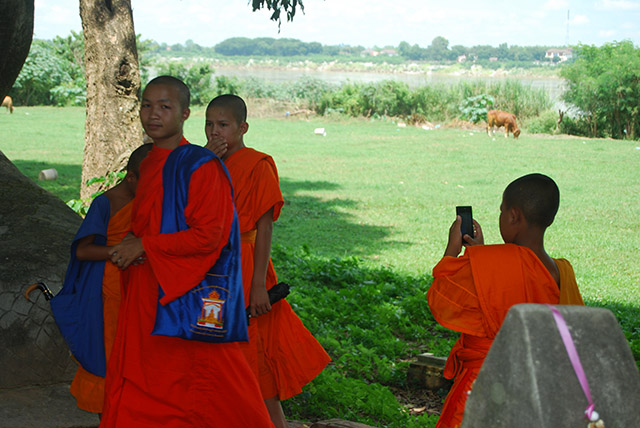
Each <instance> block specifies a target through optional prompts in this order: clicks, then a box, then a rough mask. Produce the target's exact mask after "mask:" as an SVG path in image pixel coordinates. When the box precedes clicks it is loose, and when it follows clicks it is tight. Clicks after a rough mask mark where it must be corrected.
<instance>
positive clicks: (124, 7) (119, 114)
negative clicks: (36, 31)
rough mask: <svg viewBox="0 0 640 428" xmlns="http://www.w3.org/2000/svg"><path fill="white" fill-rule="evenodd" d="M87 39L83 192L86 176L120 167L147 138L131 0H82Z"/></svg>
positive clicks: (88, 191)
mask: <svg viewBox="0 0 640 428" xmlns="http://www.w3.org/2000/svg"><path fill="white" fill-rule="evenodd" d="M80 18H81V19H82V30H83V33H84V44H85V73H86V80H87V118H86V122H85V145H84V159H83V163H82V187H81V190H80V196H81V197H82V198H88V197H90V195H91V194H92V193H93V192H95V191H96V190H98V189H99V187H98V185H92V186H87V185H86V182H87V180H89V179H91V178H93V177H103V176H106V175H107V174H108V173H109V172H110V171H120V170H122V169H123V168H124V166H126V162H127V159H128V157H129V154H130V153H131V151H132V150H133V149H134V148H136V147H137V146H139V145H140V144H142V127H141V125H140V120H139V98H140V70H139V67H138V53H137V49H136V37H135V31H134V27H133V14H132V11H131V1H130V0H80Z"/></svg>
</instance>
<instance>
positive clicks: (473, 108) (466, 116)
mask: <svg viewBox="0 0 640 428" xmlns="http://www.w3.org/2000/svg"><path fill="white" fill-rule="evenodd" d="M492 106H493V97H492V96H491V95H487V94H481V95H476V96H473V97H468V98H466V99H465V100H464V101H463V102H462V104H460V107H458V108H459V110H460V119H462V120H468V121H469V122H473V123H478V122H481V121H483V120H486V119H487V112H488V111H489V110H490V109H491V107H492Z"/></svg>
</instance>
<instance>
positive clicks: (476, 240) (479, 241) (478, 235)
mask: <svg viewBox="0 0 640 428" xmlns="http://www.w3.org/2000/svg"><path fill="white" fill-rule="evenodd" d="M473 230H474V232H475V233H474V235H475V236H474V237H473V238H472V237H471V236H469V235H464V236H463V237H462V239H463V241H464V242H463V245H466V246H468V247H473V246H474V245H484V235H482V228H481V227H480V223H478V222H477V221H475V220H473Z"/></svg>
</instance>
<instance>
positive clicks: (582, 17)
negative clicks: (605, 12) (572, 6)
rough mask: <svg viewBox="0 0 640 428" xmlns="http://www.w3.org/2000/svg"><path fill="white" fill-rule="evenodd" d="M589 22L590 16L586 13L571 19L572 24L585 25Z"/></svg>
mask: <svg viewBox="0 0 640 428" xmlns="http://www.w3.org/2000/svg"><path fill="white" fill-rule="evenodd" d="M589 22H590V21H589V18H588V17H587V16H585V15H576V16H574V17H573V19H572V20H571V24H573V25H585V24H588V23H589Z"/></svg>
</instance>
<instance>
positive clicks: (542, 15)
mask: <svg viewBox="0 0 640 428" xmlns="http://www.w3.org/2000/svg"><path fill="white" fill-rule="evenodd" d="M249 2H250V0H131V4H132V7H133V19H134V27H135V31H136V33H137V34H141V35H142V38H143V39H151V40H155V41H156V42H158V43H167V44H170V45H171V44H176V43H182V44H184V42H186V41H187V40H193V41H194V42H195V43H197V44H199V45H201V46H215V45H216V44H217V43H219V42H221V41H223V40H225V39H228V38H231V37H249V38H254V37H274V38H279V37H289V38H294V39H299V40H302V41H305V42H320V43H322V44H324V45H340V44H346V45H351V46H364V47H365V48H372V47H376V46H377V47H384V46H397V45H398V44H399V43H400V42H402V41H406V42H408V43H409V44H411V45H413V44H418V45H420V46H421V47H427V46H429V45H430V44H431V41H432V40H433V39H434V38H435V37H437V36H442V37H445V38H446V39H447V40H448V41H449V46H450V47H451V46H454V45H463V46H466V47H470V46H474V45H492V46H498V45H499V44H501V43H507V44H508V45H509V46H511V45H520V46H534V45H543V46H564V45H566V44H567V42H568V44H569V45H575V44H578V43H584V44H589V45H597V46H601V45H602V44H603V43H606V42H613V41H622V40H631V41H632V42H633V43H634V44H635V45H636V46H638V45H640V0H580V1H578V0H571V1H569V0H494V1H490V0H458V1H454V0H449V1H446V0H445V1H442V0H439V1H432V0H304V5H305V9H304V10H305V13H304V14H302V13H301V12H298V13H297V14H296V16H295V19H294V21H293V22H286V20H283V22H282V25H281V28H280V32H279V33H278V25H277V23H275V22H274V21H271V20H269V16H270V13H269V12H268V11H258V12H252V11H251V6H250V5H249ZM78 5H79V0H35V24H34V37H35V38H39V39H52V38H54V37H55V36H67V35H69V34H70V32H71V30H74V31H80V30H81V29H82V26H81V24H80V17H79V6H78Z"/></svg>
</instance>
